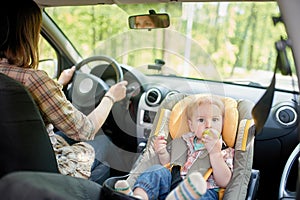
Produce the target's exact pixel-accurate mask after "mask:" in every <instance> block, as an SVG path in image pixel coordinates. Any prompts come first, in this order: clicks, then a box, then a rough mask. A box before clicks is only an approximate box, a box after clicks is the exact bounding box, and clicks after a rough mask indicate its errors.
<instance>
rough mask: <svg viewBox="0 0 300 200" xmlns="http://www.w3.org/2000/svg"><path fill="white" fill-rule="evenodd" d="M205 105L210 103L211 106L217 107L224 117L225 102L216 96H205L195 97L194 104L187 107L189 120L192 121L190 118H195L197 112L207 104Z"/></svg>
mask: <svg viewBox="0 0 300 200" xmlns="http://www.w3.org/2000/svg"><path fill="white" fill-rule="evenodd" d="M205 103H208V104H211V105H216V106H217V107H218V108H219V109H220V111H221V112H222V117H224V112H225V105H224V102H223V101H222V99H221V98H220V97H219V96H216V95H204V96H198V97H194V98H193V100H192V102H191V103H190V104H189V105H188V106H187V107H186V116H187V118H188V119H189V120H190V118H191V117H192V116H193V114H194V112H195V110H196V109H197V108H198V107H199V106H200V105H201V104H205Z"/></svg>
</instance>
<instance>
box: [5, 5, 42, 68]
mask: <svg viewBox="0 0 300 200" xmlns="http://www.w3.org/2000/svg"><path fill="white" fill-rule="evenodd" d="M41 23H42V13H41V9H40V8H39V6H38V5H37V4H36V3H35V2H34V1H32V0H24V1H21V2H18V6H13V5H11V4H9V5H6V4H4V5H2V6H1V13H0V58H6V59H8V62H9V64H12V65H17V66H19V67H26V68H37V66H38V60H39V51H38V43H39V34H40V30H41Z"/></svg>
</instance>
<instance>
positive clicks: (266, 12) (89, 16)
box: [46, 2, 292, 77]
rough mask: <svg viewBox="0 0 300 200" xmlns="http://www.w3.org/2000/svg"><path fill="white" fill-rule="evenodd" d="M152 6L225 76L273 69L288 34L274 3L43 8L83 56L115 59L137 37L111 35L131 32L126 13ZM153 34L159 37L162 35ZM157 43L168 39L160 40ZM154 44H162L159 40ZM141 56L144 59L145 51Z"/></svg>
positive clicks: (128, 57)
mask: <svg viewBox="0 0 300 200" xmlns="http://www.w3.org/2000/svg"><path fill="white" fill-rule="evenodd" d="M150 9H153V10H155V11H156V12H167V13H169V15H170V16H171V26H170V27H169V29H170V30H174V31H177V32H179V33H182V34H183V35H185V36H186V37H190V38H193V41H194V40H195V42H196V43H198V44H199V45H200V46H201V48H202V49H204V51H205V53H206V54H207V55H209V56H210V59H211V60H212V61H213V63H214V64H215V66H217V67H218V70H219V73H221V74H223V76H225V77H231V76H232V75H233V74H234V73H238V71H239V70H237V69H238V68H239V69H243V70H250V69H252V70H253V69H255V70H270V71H272V70H273V69H274V66H275V61H276V54H277V53H276V51H275V48H274V43H275V42H276V41H277V40H279V39H280V37H281V36H283V38H285V37H286V33H285V29H284V26H283V25H282V24H278V25H277V26H274V24H273V22H272V17H273V16H278V15H279V10H278V7H277V4H276V2H266V3H265V2H260V3H258V2H244V3H238V2H233V3H226V2H223V3H210V4H207V3H202V4H201V3H198V4H195V3H185V4H178V3H172V4H165V3H162V4H144V5H142V4H137V5H133V4H128V5H119V6H117V5H95V6H80V7H59V8H47V10H46V11H47V12H48V14H49V15H50V16H51V17H53V19H54V20H55V21H56V23H58V24H59V26H60V27H61V28H62V30H63V31H65V33H66V35H68V37H69V39H70V40H71V41H72V42H73V44H74V46H76V47H77V48H78V51H79V52H80V53H81V55H82V56H83V57H88V56H90V55H93V54H99V53H106V54H109V55H110V56H112V57H115V56H120V53H119V52H123V53H124V52H126V51H128V52H129V51H133V50H128V49H127V48H128V47H126V45H128V43H134V42H137V41H134V40H138V39H137V38H133V39H132V38H131V39H128V38H126V37H124V38H123V39H122V40H121V41H118V40H113V39H112V38H113V37H114V36H116V35H121V34H124V33H126V32H127V33H128V32H129V28H128V24H127V23H128V22H127V19H128V16H129V15H133V14H143V13H148V12H149V10H150ZM208 33H209V34H208ZM141 34H144V33H143V32H141ZM153 37H156V38H159V37H160V35H158V34H157V35H155V36H153ZM144 39H145V38H144ZM106 40H111V41H110V43H111V44H110V45H111V46H105V47H101V44H103V41H106ZM153 40H154V41H156V39H153ZM139 42H143V41H139ZM160 42H162V43H165V42H166V41H165V40H164V39H163V40H160ZM168 42H170V43H174V42H175V43H176V42H177V41H168ZM153 45H154V46H155V45H157V46H158V47H160V45H159V44H153ZM165 45H166V44H163V45H162V48H163V47H164V46H165ZM113 47H114V48H113ZM104 48H106V49H104ZM159 56H160V57H161V58H163V57H164V56H165V55H164V52H156V55H154V57H151V56H150V57H151V58H149V59H150V60H152V61H153V60H154V59H155V58H157V57H159ZM143 57H145V59H147V56H146V55H143ZM193 57H195V58H193ZM196 57H197V55H191V59H197V58H196ZM140 58H141V54H140V56H139V55H136V56H134V55H128V56H127V58H123V59H127V61H128V63H127V64H131V65H133V66H138V65H137V63H135V62H137V61H138V60H140ZM123 61H124V60H123ZM129 61H130V62H131V63H129ZM143 61H144V63H145V62H146V61H145V60H143ZM147 62H148V61H147ZM291 63H292V62H291Z"/></svg>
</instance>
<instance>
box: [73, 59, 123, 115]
mask: <svg viewBox="0 0 300 200" xmlns="http://www.w3.org/2000/svg"><path fill="white" fill-rule="evenodd" d="M96 61H105V62H106V63H108V65H107V66H110V67H113V69H114V72H115V75H116V80H117V82H119V81H122V80H123V72H122V69H121V67H120V65H119V64H118V63H117V62H116V61H115V60H114V59H112V58H110V57H107V56H102V55H101V56H93V57H89V58H87V59H84V60H82V61H81V62H79V63H77V64H76V65H75V67H76V71H75V73H74V76H73V80H72V83H71V84H70V85H71V87H69V89H68V92H67V93H68V98H69V99H70V100H71V102H72V104H73V105H74V106H75V107H76V108H77V109H78V110H80V111H81V112H83V113H84V114H86V115H87V114H89V113H90V112H91V111H93V110H94V109H95V107H96V106H97V105H98V104H99V103H100V101H101V99H102V98H103V96H104V95H105V93H106V92H107V91H108V90H109V85H107V84H106V83H105V82H104V81H103V80H102V79H101V77H99V76H96V75H94V74H88V73H84V72H81V71H80V69H81V67H82V66H84V65H87V64H88V63H91V62H96Z"/></svg>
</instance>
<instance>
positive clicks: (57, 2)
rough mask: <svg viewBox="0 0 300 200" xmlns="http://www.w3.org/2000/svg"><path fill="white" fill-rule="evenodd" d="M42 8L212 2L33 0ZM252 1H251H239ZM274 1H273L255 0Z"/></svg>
mask: <svg viewBox="0 0 300 200" xmlns="http://www.w3.org/2000/svg"><path fill="white" fill-rule="evenodd" d="M34 1H35V2H37V3H38V4H39V5H40V6H42V7H51V6H71V5H95V4H130V3H145V2H147V3H167V2H208V1H212V0H64V1H62V0H34ZM213 1H237V0H213ZM239 1H253V0H239ZM256 1H274V0H256Z"/></svg>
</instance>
